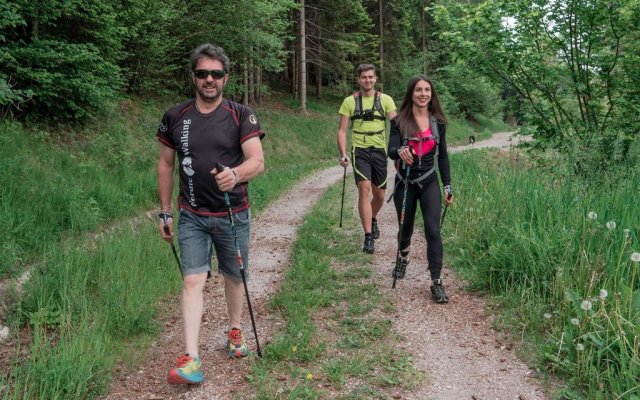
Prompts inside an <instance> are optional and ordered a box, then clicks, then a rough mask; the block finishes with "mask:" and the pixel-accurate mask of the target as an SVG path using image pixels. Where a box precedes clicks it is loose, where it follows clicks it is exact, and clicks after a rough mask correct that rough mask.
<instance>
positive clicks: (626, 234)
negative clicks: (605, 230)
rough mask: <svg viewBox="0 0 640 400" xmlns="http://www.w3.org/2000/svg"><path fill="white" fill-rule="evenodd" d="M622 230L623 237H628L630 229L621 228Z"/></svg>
mask: <svg viewBox="0 0 640 400" xmlns="http://www.w3.org/2000/svg"><path fill="white" fill-rule="evenodd" d="M622 232H623V233H624V237H625V238H628V237H629V234H630V233H631V229H625V230H623V231H622Z"/></svg>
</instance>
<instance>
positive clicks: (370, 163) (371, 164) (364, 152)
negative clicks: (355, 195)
mask: <svg viewBox="0 0 640 400" xmlns="http://www.w3.org/2000/svg"><path fill="white" fill-rule="evenodd" d="M351 160H353V161H352V165H353V172H354V174H353V175H354V176H355V178H356V184H357V183H358V182H361V181H371V184H373V185H375V186H377V187H379V188H380V189H385V188H386V187H387V152H386V151H385V150H384V149H376V148H375V147H369V148H366V149H363V148H360V147H354V148H352V149H351Z"/></svg>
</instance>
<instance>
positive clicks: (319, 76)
mask: <svg viewBox="0 0 640 400" xmlns="http://www.w3.org/2000/svg"><path fill="white" fill-rule="evenodd" d="M316 97H317V98H318V99H319V98H321V97H322V65H320V63H318V64H316Z"/></svg>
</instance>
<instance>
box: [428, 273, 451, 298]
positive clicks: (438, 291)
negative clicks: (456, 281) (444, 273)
mask: <svg viewBox="0 0 640 400" xmlns="http://www.w3.org/2000/svg"><path fill="white" fill-rule="evenodd" d="M431 296H433V300H435V302H436V303H446V302H448V301H449V296H447V292H445V291H444V286H442V279H434V280H433V285H431Z"/></svg>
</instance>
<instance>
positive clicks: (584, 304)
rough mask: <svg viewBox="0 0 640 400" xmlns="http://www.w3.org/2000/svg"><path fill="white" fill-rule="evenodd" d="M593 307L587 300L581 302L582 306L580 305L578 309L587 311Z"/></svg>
mask: <svg viewBox="0 0 640 400" xmlns="http://www.w3.org/2000/svg"><path fill="white" fill-rule="evenodd" d="M592 306H593V305H592V304H591V302H590V301H589V300H585V301H583V302H582V304H580V308H582V309H583V310H585V311H589V310H591V307H592Z"/></svg>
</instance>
